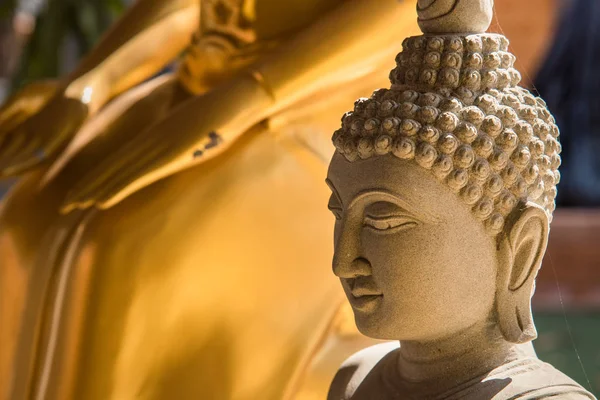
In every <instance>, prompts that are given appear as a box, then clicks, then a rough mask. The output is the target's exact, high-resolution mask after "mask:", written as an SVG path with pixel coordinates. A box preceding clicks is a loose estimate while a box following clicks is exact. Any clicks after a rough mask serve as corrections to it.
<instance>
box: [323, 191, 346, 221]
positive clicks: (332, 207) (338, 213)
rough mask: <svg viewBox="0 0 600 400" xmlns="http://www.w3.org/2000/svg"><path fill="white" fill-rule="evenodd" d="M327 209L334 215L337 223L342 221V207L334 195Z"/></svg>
mask: <svg viewBox="0 0 600 400" xmlns="http://www.w3.org/2000/svg"><path fill="white" fill-rule="evenodd" d="M327 208H328V209H329V211H331V212H332V213H333V215H334V216H335V219H336V220H337V221H339V220H341V219H342V212H343V210H342V206H341V205H340V202H339V200H338V199H337V198H336V197H335V196H334V195H331V198H330V199H329V204H327Z"/></svg>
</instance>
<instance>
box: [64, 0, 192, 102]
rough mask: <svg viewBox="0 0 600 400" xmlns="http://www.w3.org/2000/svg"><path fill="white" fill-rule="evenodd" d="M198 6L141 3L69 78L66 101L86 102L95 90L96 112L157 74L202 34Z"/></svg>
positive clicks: (187, 0) (188, 1)
mask: <svg viewBox="0 0 600 400" xmlns="http://www.w3.org/2000/svg"><path fill="white" fill-rule="evenodd" d="M199 3H200V1H199V0H138V1H137V2H136V3H135V4H134V5H133V6H132V7H131V8H130V9H129V10H128V11H127V12H126V14H125V15H124V16H123V17H122V18H121V19H120V20H119V21H118V22H117V23H116V24H115V25H114V26H113V27H112V28H111V29H110V30H109V31H108V33H107V34H105V35H104V37H103V38H102V39H101V40H100V42H99V43H98V45H96V47H95V48H94V49H93V50H92V52H91V53H90V54H89V55H88V56H87V57H86V58H85V59H84V60H83V61H82V62H81V64H80V65H79V67H78V68H77V69H76V71H75V72H74V73H73V74H72V75H71V76H69V77H68V78H67V81H68V86H67V89H66V92H67V96H69V97H75V98H81V96H82V95H83V90H85V89H86V88H91V89H92V92H93V94H92V99H91V108H92V109H93V110H95V109H98V108H100V107H102V105H104V103H105V102H106V101H107V100H108V99H110V98H111V97H114V96H116V95H118V94H120V93H122V92H123V91H125V90H127V89H129V88H131V87H133V86H135V85H137V84H138V83H140V82H142V81H144V80H145V79H147V78H149V77H151V76H152V75H154V74H155V73H157V72H158V71H159V70H160V69H161V68H163V67H164V66H165V65H166V64H168V63H169V62H170V61H172V60H173V59H174V58H175V57H177V55H178V54H179V53H181V51H183V50H184V49H185V47H186V46H187V45H188V44H189V43H190V38H191V35H192V33H193V32H194V31H196V30H197V29H198V24H199V16H200V9H199ZM96 94H98V96H97V97H94V96H96Z"/></svg>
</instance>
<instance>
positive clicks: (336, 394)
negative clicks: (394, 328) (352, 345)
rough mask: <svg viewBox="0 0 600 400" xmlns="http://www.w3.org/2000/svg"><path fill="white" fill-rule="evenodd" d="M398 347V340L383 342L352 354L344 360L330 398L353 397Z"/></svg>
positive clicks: (332, 399)
mask: <svg viewBox="0 0 600 400" xmlns="http://www.w3.org/2000/svg"><path fill="white" fill-rule="evenodd" d="M398 348H399V345H398V342H390V343H382V344H378V345H375V346H371V347H368V348H366V349H364V350H361V351H359V352H358V353H355V354H354V355H352V356H351V357H350V358H348V359H347V360H346V361H344V363H343V364H342V366H341V367H340V369H339V370H338V372H337V374H336V375H335V377H334V378H333V381H332V383H331V387H330V389H329V395H328V397H327V398H328V400H348V399H351V398H352V396H353V395H354V393H355V392H356V389H358V387H359V386H360V385H361V384H362V383H363V381H364V380H365V378H366V377H367V376H368V375H369V374H371V373H372V372H373V370H374V369H375V368H376V367H378V366H379V365H381V364H382V362H384V360H385V359H387V358H389V357H391V356H392V355H393V353H394V352H395V351H396V350H397V349H398Z"/></svg>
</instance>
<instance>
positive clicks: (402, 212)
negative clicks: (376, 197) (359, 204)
mask: <svg viewBox="0 0 600 400" xmlns="http://www.w3.org/2000/svg"><path fill="white" fill-rule="evenodd" d="M365 216H368V217H371V218H374V219H381V218H388V217H394V216H405V217H413V215H412V213H411V212H410V211H408V210H406V209H404V208H403V207H401V206H399V205H398V204H395V203H390V202H388V201H377V202H375V203H371V204H369V205H368V206H366V207H365Z"/></svg>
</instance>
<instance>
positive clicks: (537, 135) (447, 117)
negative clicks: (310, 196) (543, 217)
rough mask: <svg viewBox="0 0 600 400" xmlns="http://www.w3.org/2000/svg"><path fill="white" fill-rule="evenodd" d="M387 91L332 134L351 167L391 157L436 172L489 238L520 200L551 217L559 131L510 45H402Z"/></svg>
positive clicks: (473, 40) (443, 41)
mask: <svg viewBox="0 0 600 400" xmlns="http://www.w3.org/2000/svg"><path fill="white" fill-rule="evenodd" d="M396 61H397V67H396V68H395V69H394V70H393V71H392V72H391V74H390V80H391V83H392V87H391V88H390V89H379V90H377V91H375V92H374V93H373V95H372V96H371V97H370V98H368V99H367V98H363V99H359V100H358V101H357V102H356V103H355V106H354V111H351V112H348V113H346V114H345V115H344V117H343V118H342V127H341V129H339V130H337V131H336V132H335V133H334V135H333V143H334V145H335V147H336V150H337V152H339V153H340V154H342V155H343V156H344V157H345V158H346V159H347V160H348V161H355V160H358V159H367V158H370V157H375V156H381V155H385V154H393V155H394V156H396V157H398V158H401V159H405V160H413V161H414V162H416V163H417V164H418V165H420V166H421V167H423V168H425V169H427V170H429V171H431V173H432V174H433V175H435V177H436V178H437V179H439V180H440V181H441V182H443V183H445V184H447V185H448V186H449V187H450V189H452V190H453V191H454V192H455V193H456V194H457V195H459V196H460V198H461V199H462V200H463V201H464V202H465V203H466V204H467V205H468V206H470V207H471V209H472V212H473V213H474V215H475V217H477V218H478V219H480V220H481V221H483V222H484V224H485V226H486V228H487V230H488V232H490V234H492V235H496V234H498V233H500V232H501V231H502V229H503V227H504V223H505V220H506V218H507V217H508V215H509V214H510V213H511V212H512V211H513V210H515V209H516V208H517V207H518V206H519V204H520V203H525V202H527V201H532V202H534V203H537V204H538V205H540V206H541V207H543V208H544V209H545V211H546V213H547V215H548V217H549V219H550V220H551V219H552V213H553V211H554V209H555V198H556V185H557V184H558V182H559V180H560V173H559V172H558V167H559V166H560V161H561V160H560V156H559V154H560V151H561V146H560V144H559V142H558V136H559V130H558V127H557V126H556V123H555V120H554V118H553V117H552V115H551V114H550V112H549V111H548V109H547V107H546V104H545V102H544V101H543V100H542V99H540V98H538V97H535V96H533V95H532V94H531V93H530V92H529V91H528V90H526V89H523V88H521V87H518V86H517V85H518V84H519V82H520V80H521V76H520V74H519V72H518V71H517V70H515V69H514V68H513V65H514V62H515V57H514V56H513V55H512V54H511V53H510V52H508V40H507V39H506V38H505V37H504V36H501V35H497V34H475V35H465V36H460V35H435V36H434V35H424V36H417V37H412V38H408V39H406V40H405V41H404V44H403V51H402V52H401V53H400V54H399V55H398V57H397V58H396Z"/></svg>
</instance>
